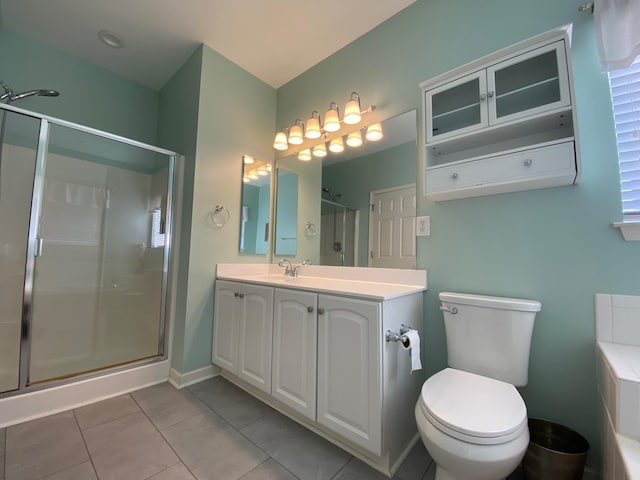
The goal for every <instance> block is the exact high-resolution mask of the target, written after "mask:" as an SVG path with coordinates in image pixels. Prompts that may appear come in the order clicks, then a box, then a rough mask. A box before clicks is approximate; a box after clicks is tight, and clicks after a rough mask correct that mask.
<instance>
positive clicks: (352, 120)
mask: <svg viewBox="0 0 640 480" xmlns="http://www.w3.org/2000/svg"><path fill="white" fill-rule="evenodd" d="M342 120H343V121H344V123H346V124H347V125H355V124H356V123H358V122H359V121H360V120H362V115H361V114H360V95H358V92H351V98H350V99H349V101H348V102H347V104H346V106H345V107H344V118H343V119H342Z"/></svg>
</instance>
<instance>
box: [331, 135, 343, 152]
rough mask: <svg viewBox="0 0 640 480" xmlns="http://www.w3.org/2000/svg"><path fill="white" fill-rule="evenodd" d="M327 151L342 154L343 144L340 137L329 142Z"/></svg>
mask: <svg viewBox="0 0 640 480" xmlns="http://www.w3.org/2000/svg"><path fill="white" fill-rule="evenodd" d="M329 151H331V152H333V153H340V152H344V144H343V143H342V137H338V138H334V139H333V140H331V141H330V142H329Z"/></svg>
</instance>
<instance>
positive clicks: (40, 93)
mask: <svg viewBox="0 0 640 480" xmlns="http://www.w3.org/2000/svg"><path fill="white" fill-rule="evenodd" d="M58 95H60V92H57V91H56V90H29V91H28V92H22V93H14V94H12V95H9V96H8V97H7V103H11V102H15V101H16V100H22V99H23V98H27V97H33V96H36V97H57V96H58Z"/></svg>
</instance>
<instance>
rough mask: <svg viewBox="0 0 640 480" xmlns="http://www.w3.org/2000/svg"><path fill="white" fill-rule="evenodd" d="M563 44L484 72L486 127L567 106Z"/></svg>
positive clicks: (568, 102) (503, 63) (518, 57)
mask: <svg viewBox="0 0 640 480" xmlns="http://www.w3.org/2000/svg"><path fill="white" fill-rule="evenodd" d="M565 57H566V55H565V50H564V42H563V41H560V42H556V43H554V44H551V45H547V46H544V47H541V48H538V49H536V50H532V51H531V52H528V53H525V54H523V55H518V56H517V57H514V58H511V59H509V60H506V61H504V62H501V63H498V64H496V65H494V66H492V67H490V68H488V69H487V82H488V91H487V97H488V99H489V124H498V123H503V122H507V121H512V120H516V119H518V118H520V117H524V116H529V115H535V114H537V113H542V112H544V111H547V110H552V109H555V108H559V107H563V106H568V105H569V104H570V98H569V77H568V72H567V62H566V58H565Z"/></svg>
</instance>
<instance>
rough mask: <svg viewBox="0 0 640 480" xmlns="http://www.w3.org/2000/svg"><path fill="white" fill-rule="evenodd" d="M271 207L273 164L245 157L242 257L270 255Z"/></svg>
mask: <svg viewBox="0 0 640 480" xmlns="http://www.w3.org/2000/svg"><path fill="white" fill-rule="evenodd" d="M270 203H271V164H270V163H267V162H262V161H260V160H257V159H255V158H253V157H251V156H249V155H243V157H242V196H241V209H240V211H241V212H242V213H241V215H242V218H241V221H240V253H246V254H255V255H266V254H268V253H269V213H270V206H271V205H270Z"/></svg>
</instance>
